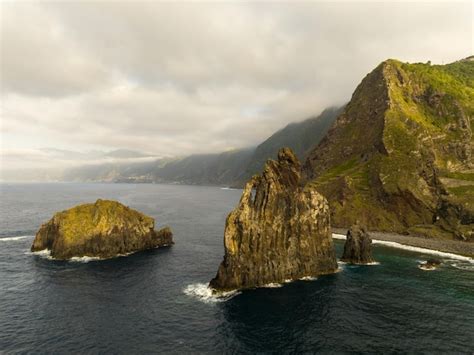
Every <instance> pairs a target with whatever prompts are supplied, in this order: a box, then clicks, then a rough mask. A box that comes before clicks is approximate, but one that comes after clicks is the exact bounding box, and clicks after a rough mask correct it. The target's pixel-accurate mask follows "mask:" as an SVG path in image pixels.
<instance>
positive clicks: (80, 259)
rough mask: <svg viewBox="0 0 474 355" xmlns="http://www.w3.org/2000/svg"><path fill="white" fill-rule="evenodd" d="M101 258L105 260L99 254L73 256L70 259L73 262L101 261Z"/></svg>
mask: <svg viewBox="0 0 474 355" xmlns="http://www.w3.org/2000/svg"><path fill="white" fill-rule="evenodd" d="M99 260H105V259H102V258H99V257H98V256H87V255H86V256H73V257H72V258H71V259H69V260H68V261H69V262H72V263H88V262H89V261H99Z"/></svg>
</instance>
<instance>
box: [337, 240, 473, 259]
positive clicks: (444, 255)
mask: <svg viewBox="0 0 474 355" xmlns="http://www.w3.org/2000/svg"><path fill="white" fill-rule="evenodd" d="M332 237H333V238H334V239H341V240H345V239H346V237H345V236H344V235H342V234H336V233H334V234H333V235H332ZM372 243H373V244H380V245H385V246H387V247H392V248H397V249H403V250H408V251H414V252H416V253H422V254H431V255H436V256H440V257H442V258H447V259H456V260H462V261H467V262H469V263H471V264H474V259H473V258H471V257H469V256H463V255H459V254H454V253H448V252H444V251H440V250H434V249H427V248H421V247H414V246H411V245H406V244H401V243H397V242H389V241H385V240H379V239H372Z"/></svg>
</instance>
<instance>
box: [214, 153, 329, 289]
mask: <svg viewBox="0 0 474 355" xmlns="http://www.w3.org/2000/svg"><path fill="white" fill-rule="evenodd" d="M224 248H225V255H224V260H223V261H222V263H221V264H220V266H219V270H218V272H217V275H216V277H215V278H214V279H212V280H211V282H210V287H212V288H213V289H215V290H217V291H225V290H234V289H242V288H252V287H258V286H264V285H266V284H269V283H281V282H285V281H287V280H295V279H300V278H303V277H313V276H317V275H321V274H329V273H333V272H335V271H336V270H337V262H336V257H335V254H334V246H333V241H332V237H331V228H330V216H329V206H328V203H327V201H326V199H325V198H324V197H323V196H322V195H320V194H319V193H318V192H316V191H314V190H307V189H304V188H303V187H302V186H301V165H300V162H299V161H298V159H297V158H296V156H295V155H294V153H293V152H292V151H291V149H289V148H283V149H281V150H280V151H279V153H278V160H277V161H274V160H268V161H267V163H266V164H265V167H264V171H263V173H262V174H261V175H255V176H254V177H253V178H252V179H251V180H250V181H249V182H247V184H246V185H245V188H244V191H243V193H242V197H241V199H240V202H239V205H238V206H237V208H235V209H234V210H233V211H232V212H231V213H230V214H229V216H228V217H227V221H226V227H225V232H224Z"/></svg>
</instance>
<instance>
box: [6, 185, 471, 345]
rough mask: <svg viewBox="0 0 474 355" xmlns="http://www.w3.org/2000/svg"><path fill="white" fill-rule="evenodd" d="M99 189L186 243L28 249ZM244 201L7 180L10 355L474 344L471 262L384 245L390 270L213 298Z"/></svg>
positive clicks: (234, 195)
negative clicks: (91, 251) (53, 256)
mask: <svg viewBox="0 0 474 355" xmlns="http://www.w3.org/2000/svg"><path fill="white" fill-rule="evenodd" d="M99 197H100V198H110V199H117V200H119V201H120V202H122V203H124V204H127V205H129V206H131V207H133V208H136V209H138V210H140V211H143V212H144V213H147V214H149V215H151V216H153V217H155V218H156V221H157V225H158V226H161V225H165V224H166V225H170V226H171V227H172V229H173V232H174V234H175V236H174V238H175V242H176V244H175V245H174V246H173V247H171V248H168V249H158V250H154V251H149V252H143V253H138V254H134V255H131V256H128V257H120V258H117V259H112V260H106V261H90V262H87V263H86V262H59V261H53V260H48V259H47V258H46V257H44V256H39V255H32V254H30V253H29V252H28V250H29V247H30V245H31V242H32V237H31V236H32V235H34V233H35V231H36V229H37V228H38V227H39V225H40V224H41V223H42V222H45V221H46V220H48V219H49V218H50V217H51V216H52V214H53V213H54V212H55V211H58V210H62V209H65V208H68V207H71V206H73V205H75V204H78V203H81V202H91V201H95V199H97V198H99ZM239 197H240V191H238V190H222V189H220V188H215V187H193V186H170V185H129V184H124V185H119V184H115V185H112V184H110V185H107V184H22V185H20V184H18V185H11V184H3V185H1V205H0V221H1V228H0V238H2V239H0V353H1V352H5V353H26V352H33V353H123V354H128V353H157V352H162V353H183V352H198V353H223V352H224V353H234V352H236V353H255V352H315V351H319V352H328V353H341V352H374V353H395V352H398V353H400V352H402V353H403V352H412V353H433V352H456V353H472V351H473V347H472V340H473V336H472V331H473V326H474V270H473V266H472V264H471V263H469V262H467V261H462V260H456V259H449V258H448V259H445V260H444V265H443V266H442V267H441V268H440V269H438V270H436V271H431V272H428V271H422V270H420V269H418V268H417V265H418V262H419V261H420V260H424V259H426V258H428V257H429V255H424V254H419V253H414V252H409V251H404V250H399V249H394V248H388V247H383V246H375V258H376V259H377V260H378V261H380V265H377V266H365V267H349V266H345V265H343V266H342V271H341V272H339V273H337V274H335V275H330V276H325V277H320V278H319V279H318V280H315V281H297V282H293V283H290V284H286V285H284V286H283V287H280V288H266V289H257V290H250V291H245V292H242V293H240V294H237V295H234V296H233V297H230V298H229V299H227V300H225V301H217V300H216V299H213V298H211V297H209V294H208V293H207V290H206V288H205V284H206V283H207V282H208V281H209V280H210V279H211V278H212V277H213V276H214V275H215V272H216V270H217V267H218V265H219V263H220V261H221V258H222V255H223V243H222V235H223V229H224V221H225V217H226V215H227V213H228V212H229V211H230V210H231V209H232V208H233V206H234V205H235V204H236V203H237V201H238V199H239ZM23 236H26V237H24V238H22V237H23ZM336 246H337V249H338V253H340V252H341V246H342V244H341V242H339V241H338V242H336Z"/></svg>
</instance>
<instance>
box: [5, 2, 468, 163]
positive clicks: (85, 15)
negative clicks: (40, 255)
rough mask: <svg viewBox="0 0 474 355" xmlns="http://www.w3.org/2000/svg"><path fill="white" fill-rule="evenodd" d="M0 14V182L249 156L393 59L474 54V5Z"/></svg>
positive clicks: (231, 5) (121, 5)
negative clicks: (12, 175) (137, 163)
mask: <svg viewBox="0 0 474 355" xmlns="http://www.w3.org/2000/svg"><path fill="white" fill-rule="evenodd" d="M0 6H1V12H0V16H1V17H0V29H1V33H0V39H1V48H0V49H1V63H0V64H1V70H0V75H1V76H0V82H1V92H0V96H1V111H0V114H1V125H0V131H1V142H0V143H1V156H0V158H1V160H0V163H1V164H0V168H1V169H2V171H7V170H8V171H14V170H15V169H17V170H18V169H19V170H21V169H24V168H25V167H29V168H32V169H42V168H43V169H49V168H58V167H64V166H69V165H74V164H78V163H83V162H86V161H94V162H101V161H102V160H103V159H111V157H110V156H108V157H107V156H106V154H103V153H104V152H108V151H113V150H117V149H121V150H133V151H139V152H143V153H144V154H143V157H141V156H140V157H139V158H138V159H146V157H163V156H166V157H170V156H183V155H188V154H194V153H209V152H220V151H226V150H230V149H237V148H242V147H247V146H252V145H256V144H258V143H260V142H261V141H263V140H264V139H265V138H267V137H268V136H270V135H271V134H272V133H273V132H275V131H276V130H278V129H280V128H282V127H283V126H285V125H286V124H288V123H290V122H294V121H299V120H303V119H305V118H308V117H311V116H314V115H317V114H318V113H319V112H321V111H322V110H323V109H324V108H326V107H328V106H333V105H341V104H343V103H345V102H347V101H348V100H350V97H351V94H352V92H353V91H354V89H355V87H356V86H357V84H358V83H359V82H360V81H361V80H362V79H363V77H364V76H365V75H366V74H367V73H368V72H370V71H371V70H372V69H373V68H374V67H375V66H377V64H379V63H380V62H382V61H383V60H385V59H387V58H396V59H399V60H402V61H408V62H427V61H428V60H430V61H431V62H432V63H436V64H442V63H448V62H452V61H455V60H458V59H462V58H464V57H467V56H469V55H472V54H473V47H474V44H473V16H474V15H473V8H472V6H473V5H472V2H471V1H467V2H462V1H449V2H440V1H437V2H426V1H424V2H408V1H398V2H394V1H392V2H383V1H379V2H358V1H339V2H329V1H318V2H297V1H292V2H268V1H265V2H263V1H262V2H214V3H211V2H201V1H199V2H197V1H194V2H192V1H191V2H150V1H148V2H136V1H135V2H130V1H122V2H112V1H102V2H100V1H88V2H85V1H81V2H72V1H67V2H66V1H63V2H44V1H43V2H23V1H2V2H1V5H0ZM127 158H130V157H127Z"/></svg>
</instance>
